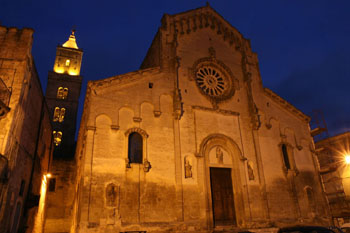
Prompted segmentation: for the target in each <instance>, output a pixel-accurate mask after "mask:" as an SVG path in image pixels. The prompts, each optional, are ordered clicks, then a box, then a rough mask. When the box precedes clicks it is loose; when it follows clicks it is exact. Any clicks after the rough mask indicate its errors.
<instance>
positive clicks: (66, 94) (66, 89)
mask: <svg viewBox="0 0 350 233" xmlns="http://www.w3.org/2000/svg"><path fill="white" fill-rule="evenodd" d="M67 96H68V88H67V87H65V88H64V89H63V98H62V99H67Z"/></svg>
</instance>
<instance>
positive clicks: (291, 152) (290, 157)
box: [278, 141, 298, 175]
mask: <svg viewBox="0 0 350 233" xmlns="http://www.w3.org/2000/svg"><path fill="white" fill-rule="evenodd" d="M283 145H285V146H286V149H287V155H288V162H289V165H290V168H289V169H288V168H287V166H286V163H285V160H284V155H283V149H282V147H283ZM278 149H279V153H280V157H281V161H282V170H283V172H284V174H285V175H288V173H289V172H292V173H293V174H294V175H297V174H298V170H297V168H296V164H295V160H294V147H293V146H292V145H291V144H290V143H288V142H283V141H282V142H281V143H280V144H278Z"/></svg>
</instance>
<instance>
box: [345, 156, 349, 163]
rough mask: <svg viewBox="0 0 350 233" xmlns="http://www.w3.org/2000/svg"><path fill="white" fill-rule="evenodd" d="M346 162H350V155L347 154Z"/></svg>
mask: <svg viewBox="0 0 350 233" xmlns="http://www.w3.org/2000/svg"><path fill="white" fill-rule="evenodd" d="M345 163H346V164H350V155H345Z"/></svg>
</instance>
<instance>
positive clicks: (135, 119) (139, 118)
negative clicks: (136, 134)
mask: <svg viewBox="0 0 350 233" xmlns="http://www.w3.org/2000/svg"><path fill="white" fill-rule="evenodd" d="M132 119H133V121H134V122H141V121H142V118H141V117H134V118H132Z"/></svg>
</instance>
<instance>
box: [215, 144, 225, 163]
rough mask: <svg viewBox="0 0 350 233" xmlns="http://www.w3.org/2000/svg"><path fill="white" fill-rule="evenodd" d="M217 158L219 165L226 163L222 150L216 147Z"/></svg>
mask: <svg viewBox="0 0 350 233" xmlns="http://www.w3.org/2000/svg"><path fill="white" fill-rule="evenodd" d="M216 158H217V160H218V163H219V164H223V163H224V153H223V152H222V150H221V147H219V146H218V147H216Z"/></svg>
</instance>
